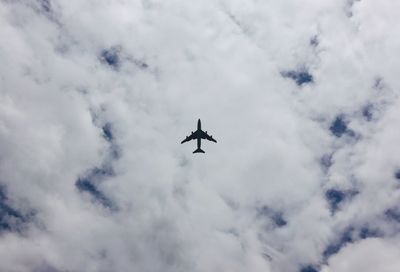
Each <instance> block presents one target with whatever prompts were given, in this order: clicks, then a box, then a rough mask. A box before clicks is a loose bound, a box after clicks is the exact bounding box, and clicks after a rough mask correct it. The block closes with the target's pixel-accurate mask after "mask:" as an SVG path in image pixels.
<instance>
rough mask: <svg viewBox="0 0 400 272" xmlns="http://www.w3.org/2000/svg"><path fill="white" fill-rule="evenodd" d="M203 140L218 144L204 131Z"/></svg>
mask: <svg viewBox="0 0 400 272" xmlns="http://www.w3.org/2000/svg"><path fill="white" fill-rule="evenodd" d="M201 138H203V139H206V140H209V141H212V142H214V143H216V142H217V141H216V140H215V139H214V138H213V137H212V136H211V135H208V134H207V131H206V132H204V131H202V135H201Z"/></svg>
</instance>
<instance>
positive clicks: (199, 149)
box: [193, 148, 206, 153]
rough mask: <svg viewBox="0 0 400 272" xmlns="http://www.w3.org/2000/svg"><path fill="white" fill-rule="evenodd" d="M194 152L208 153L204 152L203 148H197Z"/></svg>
mask: <svg viewBox="0 0 400 272" xmlns="http://www.w3.org/2000/svg"><path fill="white" fill-rule="evenodd" d="M193 153H206V152H204V150H202V149H201V148H197V149H196V150H195V151H193Z"/></svg>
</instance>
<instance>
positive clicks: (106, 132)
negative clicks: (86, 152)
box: [102, 123, 114, 142]
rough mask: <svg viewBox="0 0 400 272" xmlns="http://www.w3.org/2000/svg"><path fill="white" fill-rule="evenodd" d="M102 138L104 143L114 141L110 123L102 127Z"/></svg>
mask: <svg viewBox="0 0 400 272" xmlns="http://www.w3.org/2000/svg"><path fill="white" fill-rule="evenodd" d="M102 129H103V137H104V139H105V140H106V141H108V142H111V141H112V140H113V139H114V135H113V132H112V126H111V124H110V123H106V124H105V125H104V126H103V127H102Z"/></svg>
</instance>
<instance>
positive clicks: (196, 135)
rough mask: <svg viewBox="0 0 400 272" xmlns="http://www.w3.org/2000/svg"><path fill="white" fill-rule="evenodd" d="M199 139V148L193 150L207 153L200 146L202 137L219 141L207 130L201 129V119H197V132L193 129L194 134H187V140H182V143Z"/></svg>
mask: <svg viewBox="0 0 400 272" xmlns="http://www.w3.org/2000/svg"><path fill="white" fill-rule="evenodd" d="M194 139H197V149H196V150H195V151H193V153H205V152H204V151H203V150H202V149H201V148H200V147H201V139H206V140H209V141H212V142H214V143H216V142H217V141H216V140H215V139H214V138H213V137H212V136H211V135H208V134H207V131H206V132H204V131H202V130H201V121H200V119H199V121H197V130H196V131H195V132H193V131H192V134H190V136H186V138H185V140H183V141H182V142H181V144H183V143H186V142H189V141H190V140H194Z"/></svg>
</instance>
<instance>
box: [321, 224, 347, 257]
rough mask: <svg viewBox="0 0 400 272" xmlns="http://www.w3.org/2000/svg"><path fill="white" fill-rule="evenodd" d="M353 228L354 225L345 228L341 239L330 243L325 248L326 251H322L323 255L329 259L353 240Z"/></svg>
mask: <svg viewBox="0 0 400 272" xmlns="http://www.w3.org/2000/svg"><path fill="white" fill-rule="evenodd" d="M353 230H354V229H353V228H352V227H349V228H347V229H345V230H344V232H343V233H342V235H341V237H340V239H338V240H337V241H335V242H333V243H332V244H330V245H328V246H327V247H326V248H325V250H324V252H323V253H322V254H323V256H324V257H325V258H326V259H327V258H329V257H330V256H331V255H334V254H336V253H338V252H339V251H340V249H341V248H342V247H344V246H345V245H346V244H348V243H351V242H353V237H352V233H353Z"/></svg>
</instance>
